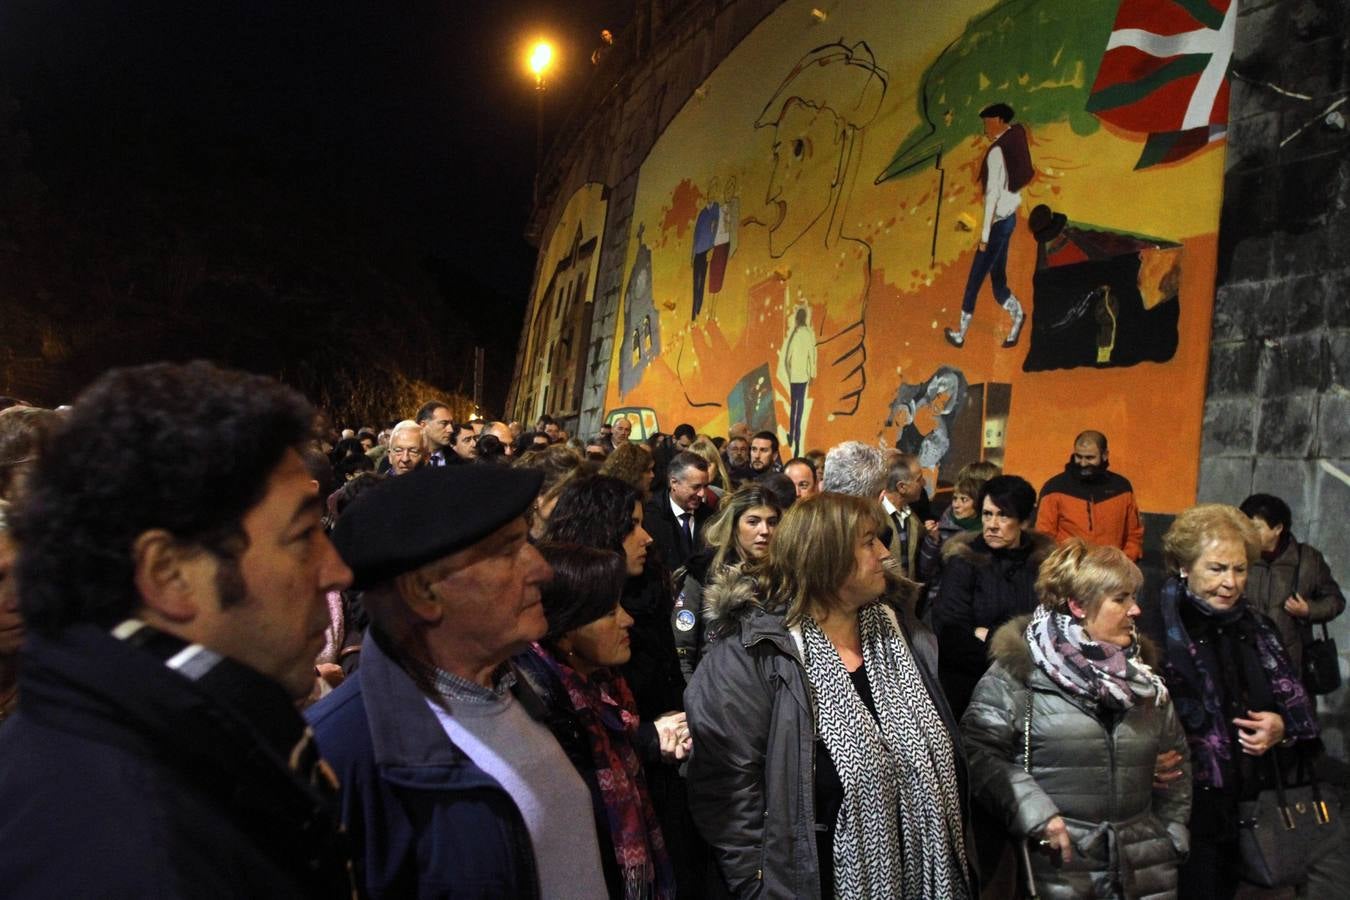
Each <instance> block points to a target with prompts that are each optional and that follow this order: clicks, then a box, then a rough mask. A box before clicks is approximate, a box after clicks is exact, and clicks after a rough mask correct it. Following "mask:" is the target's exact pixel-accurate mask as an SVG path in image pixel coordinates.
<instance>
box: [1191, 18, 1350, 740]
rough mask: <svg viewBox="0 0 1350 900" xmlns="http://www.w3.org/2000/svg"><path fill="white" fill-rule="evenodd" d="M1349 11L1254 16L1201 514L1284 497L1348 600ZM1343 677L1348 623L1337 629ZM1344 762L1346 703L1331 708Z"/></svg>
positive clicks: (1338, 698) (1247, 32)
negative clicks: (1213, 505)
mask: <svg viewBox="0 0 1350 900" xmlns="http://www.w3.org/2000/svg"><path fill="white" fill-rule="evenodd" d="M1347 24H1350V2H1347V0H1278V2H1273V3H1272V2H1252V0H1243V6H1242V14H1241V16H1240V18H1239V20H1238V32H1237V45H1236V49H1235V53H1234V59H1233V74H1234V78H1233V89H1232V100H1231V105H1230V111H1229V117H1230V122H1231V131H1230V134H1229V141H1228V162H1227V171H1226V174H1225V179H1224V210H1223V219H1222V223H1221V225H1220V229H1219V270H1218V288H1217V291H1216V296H1215V309H1214V333H1213V343H1212V346H1211V351H1210V353H1211V355H1210V371H1209V390H1208V398H1207V400H1206V403H1205V424H1204V443H1203V450H1202V459H1201V461H1200V491H1199V494H1200V496H1199V499H1200V500H1205V501H1221V502H1225V503H1237V502H1240V501H1241V500H1242V499H1243V498H1244V497H1246V496H1247V495H1248V494H1251V493H1254V492H1257V491H1260V492H1265V493H1272V494H1276V495H1278V496H1280V497H1283V498H1284V499H1285V500H1286V501H1287V502H1288V503H1289V506H1290V508H1291V509H1292V510H1293V513H1294V528H1293V530H1294V534H1295V535H1297V536H1298V537H1299V538H1300V539H1303V540H1306V541H1307V542H1309V543H1311V544H1312V545H1313V546H1315V547H1317V548H1319V549H1320V550H1322V552H1323V553H1325V554H1326V557H1327V560H1328V562H1329V563H1330V565H1331V568H1332V571H1333V573H1334V574H1335V576H1336V578H1337V580H1338V581H1339V582H1340V583H1341V585H1342V586H1343V587H1347V586H1350V529H1347V527H1346V517H1347V514H1348V513H1350V392H1347V384H1350V380H1348V379H1347V376H1350V371H1348V370H1350V152H1348V151H1350V131H1347V128H1346V123H1347V120H1350V104H1347V93H1346V90H1347V87H1350V78H1348V77H1347V71H1348V70H1347V63H1348V62H1350V37H1347V30H1346V29H1347ZM1332 631H1333V633H1334V634H1335V636H1336V638H1337V644H1338V645H1339V647H1340V648H1341V658H1342V666H1341V667H1342V670H1343V671H1345V669H1346V663H1347V661H1350V655H1347V651H1350V617H1346V616H1342V617H1341V618H1340V619H1339V620H1337V621H1336V622H1334V623H1333V628H1332ZM1322 708H1323V722H1324V723H1325V724H1326V726H1327V732H1328V734H1327V743H1328V745H1329V747H1330V749H1331V750H1332V752H1333V753H1334V754H1335V755H1337V756H1338V757H1340V758H1341V759H1345V758H1347V750H1346V734H1345V732H1346V728H1347V726H1348V725H1350V691H1347V690H1346V689H1345V688H1342V689H1341V690H1340V691H1339V692H1337V693H1336V694H1333V695H1331V696H1330V697H1328V698H1325V699H1324V700H1323V701H1322Z"/></svg>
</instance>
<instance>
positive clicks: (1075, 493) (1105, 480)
mask: <svg viewBox="0 0 1350 900" xmlns="http://www.w3.org/2000/svg"><path fill="white" fill-rule="evenodd" d="M1073 468H1074V467H1073V464H1072V463H1070V464H1068V465H1066V466H1065V467H1064V471H1063V472H1060V473H1059V474H1058V475H1056V476H1055V477H1054V478H1051V479H1050V480H1049V481H1047V482H1046V483H1045V487H1043V488H1041V500H1040V504H1039V506H1038V507H1037V513H1036V530H1037V531H1039V532H1042V533H1044V534H1048V535H1050V536H1051V537H1052V538H1054V539H1055V542H1056V543H1060V542H1062V541H1066V540H1068V539H1069V538H1072V537H1079V538H1082V539H1083V540H1085V541H1087V542H1088V543H1089V544H1095V545H1097V546H1104V547H1119V548H1120V549H1121V550H1123V551H1125V555H1126V556H1128V557H1129V558H1130V559H1132V560H1135V561H1138V559H1139V557H1141V556H1143V555H1144V524H1143V522H1142V521H1140V519H1139V506H1138V504H1136V503H1135V500H1134V487H1133V486H1132V485H1131V484H1130V480H1129V479H1128V478H1126V477H1125V476H1123V475H1118V474H1116V473H1115V472H1111V471H1106V472H1103V473H1101V475H1099V476H1098V477H1096V478H1093V479H1091V480H1089V481H1084V480H1083V479H1081V478H1079V477H1078V475H1077V474H1076V473H1075V472H1074V471H1073Z"/></svg>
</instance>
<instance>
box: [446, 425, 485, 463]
mask: <svg viewBox="0 0 1350 900" xmlns="http://www.w3.org/2000/svg"><path fill="white" fill-rule="evenodd" d="M477 457H478V435H476V434H474V433H473V426H472V425H470V424H469V423H467V422H456V423H455V424H454V425H451V426H450V453H449V454H447V455H446V458H445V459H446V462H447V463H449V464H450V465H452V466H453V465H459V464H460V463H471V462H473V461H474V460H475V459H476V458H477Z"/></svg>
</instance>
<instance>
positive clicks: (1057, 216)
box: [1027, 203, 1069, 244]
mask: <svg viewBox="0 0 1350 900" xmlns="http://www.w3.org/2000/svg"><path fill="white" fill-rule="evenodd" d="M1068 221H1069V217H1068V216H1066V215H1064V213H1057V212H1053V211H1051V209H1050V207H1048V206H1046V205H1045V204H1044V203H1041V204H1039V205H1038V206H1036V208H1035V209H1033V210H1032V211H1031V215H1030V216H1028V217H1027V227H1028V228H1030V229H1031V233H1032V235H1033V236H1034V237H1035V238H1036V240H1037V241H1039V242H1040V243H1042V244H1044V243H1046V242H1047V241H1053V240H1054V239H1055V238H1057V237H1059V233H1060V232H1061V231H1063V230H1064V226H1065V225H1066V224H1068Z"/></svg>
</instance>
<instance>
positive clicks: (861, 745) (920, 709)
mask: <svg viewBox="0 0 1350 900" xmlns="http://www.w3.org/2000/svg"><path fill="white" fill-rule="evenodd" d="M884 527H885V525H884V522H883V521H882V520H881V516H880V512H879V510H878V508H877V506H876V504H875V503H873V502H871V501H869V500H865V499H863V498H859V497H850V496H844V495H841V494H822V495H820V496H817V497H812V498H809V499H806V500H802V501H799V502H797V503H796V504H794V505H793V507H792V508H791V509H790V510H788V512H787V513H786V514H785V515H784V516H783V520H782V522H781V523H780V524H779V526H778V530H777V532H776V533H775V535H774V539H773V543H772V544H771V545H770V547H769V554H768V557H767V559H766V560H765V561H764V563H763V564H761V565H759V566H755V567H747V569H746V570H745V571H746V573H747V574H746V575H745V576H744V577H742V578H739V579H737V580H735V581H732V582H729V583H728V582H719V583H718V584H717V585H716V589H715V590H714V591H712V592H710V596H709V604H710V615H711V624H712V627H713V628H715V629H716V631H717V633H718V634H719V638H718V639H717V640H716V641H714V642H713V643H712V644H711V649H710V650H709V652H708V654H707V656H706V657H705V658H704V660H703V662H702V663H701V664H700V665H699V667H698V669H697V670H696V671H695V672H694V677H693V680H692V681H691V682H690V685H689V689H688V691H687V692H686V695H685V700H686V709H687V711H688V716H689V725H690V728H691V730H692V732H693V735H694V746H695V752H694V755H693V757H692V759H691V760H690V764H689V795H690V809H691V812H692V813H693V816H694V821H695V823H696V824H697V825H698V828H699V830H700V832H701V833H702V834H703V836H704V838H705V839H706V840H707V841H708V842H709V843H710V844H711V845H712V846H713V848H714V850H715V852H716V855H717V859H718V864H719V866H720V868H721V871H722V875H723V878H724V879H725V881H726V883H727V885H728V886H729V887H730V888H731V890H732V891H733V893H734V894H735V895H736V896H740V897H760V896H766V897H767V896H772V897H804V898H812V897H815V898H819V897H843V898H863V897H883V896H884V897H906V898H910V897H913V898H919V897H943V898H972V897H974V896H975V887H974V883H973V876H972V873H971V869H970V867H969V864H968V861H967V850H966V847H967V842H966V836H965V814H964V787H965V766H964V754H963V753H962V750H961V744H960V739H959V737H958V736H957V732H956V723H955V721H954V720H953V719H952V717H951V714H950V712H949V711H948V709H947V706H946V703H945V702H944V700H943V698H942V692H941V690H940V689H939V688H938V686H937V682H936V679H935V678H934V677H933V675H932V673H930V672H928V671H927V669H926V668H925V667H924V665H923V663H922V662H921V661H920V660H919V659H918V658H917V657H916V656H915V654H914V653H913V652H912V651H911V649H910V644H909V641H908V638H907V635H906V633H905V631H904V629H903V627H902V625H901V622H900V620H899V618H898V617H897V615H896V611H895V609H894V608H892V607H891V606H890V605H889V603H888V601H887V600H886V599H885V595H886V592H887V588H888V579H887V568H886V560H887V558H888V557H889V551H888V550H887V548H886V545H885V544H884V543H882V541H881V539H880V537H879V534H880V533H881V532H882V531H883V530H884Z"/></svg>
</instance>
